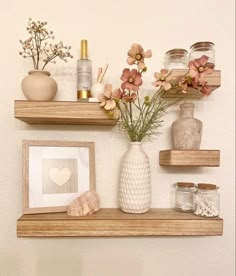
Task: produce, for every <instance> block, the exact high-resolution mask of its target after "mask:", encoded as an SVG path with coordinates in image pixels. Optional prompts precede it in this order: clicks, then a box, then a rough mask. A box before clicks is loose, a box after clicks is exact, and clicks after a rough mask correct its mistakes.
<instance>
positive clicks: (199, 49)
mask: <svg viewBox="0 0 236 276" xmlns="http://www.w3.org/2000/svg"><path fill="white" fill-rule="evenodd" d="M214 46H215V45H214V43H212V42H209V41H202V42H196V43H194V44H193V45H192V46H191V47H190V54H189V61H192V60H194V59H196V58H201V56H203V55H205V56H207V57H209V59H208V66H209V65H210V66H211V67H212V68H214V66H215V49H214Z"/></svg>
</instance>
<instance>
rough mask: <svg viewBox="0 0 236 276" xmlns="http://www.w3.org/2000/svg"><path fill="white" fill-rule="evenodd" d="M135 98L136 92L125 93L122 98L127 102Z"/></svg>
mask: <svg viewBox="0 0 236 276" xmlns="http://www.w3.org/2000/svg"><path fill="white" fill-rule="evenodd" d="M136 99H137V93H135V92H133V93H131V94H130V95H125V96H124V97H123V100H124V101H126V102H129V103H132V102H134V101H135V100H136Z"/></svg>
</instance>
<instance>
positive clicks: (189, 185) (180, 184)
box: [177, 182, 194, 188]
mask: <svg viewBox="0 0 236 276" xmlns="http://www.w3.org/2000/svg"><path fill="white" fill-rule="evenodd" d="M177 186H178V187H182V188H193V187H194V183H191V182H177Z"/></svg>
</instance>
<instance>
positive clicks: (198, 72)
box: [189, 55, 213, 83]
mask: <svg viewBox="0 0 236 276" xmlns="http://www.w3.org/2000/svg"><path fill="white" fill-rule="evenodd" d="M208 59H209V57H207V56H205V55H203V56H202V57H201V58H197V59H195V60H193V61H190V62H189V75H190V76H191V77H192V78H195V80H196V82H200V83H201V82H203V81H204V77H205V75H208V74H211V73H212V72H213V68H212V66H211V65H210V64H209V63H207V61H208Z"/></svg>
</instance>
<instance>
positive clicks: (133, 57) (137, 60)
mask: <svg viewBox="0 0 236 276" xmlns="http://www.w3.org/2000/svg"><path fill="white" fill-rule="evenodd" d="M151 56H152V51H151V50H147V51H146V52H144V50H143V47H142V46H141V45H140V44H137V43H134V44H133V45H132V46H131V49H130V50H129V51H128V58H127V63H128V64H129V65H132V64H137V65H138V69H139V70H143V69H144V68H145V67H146V65H145V63H144V59H145V58H150V57H151Z"/></svg>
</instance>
